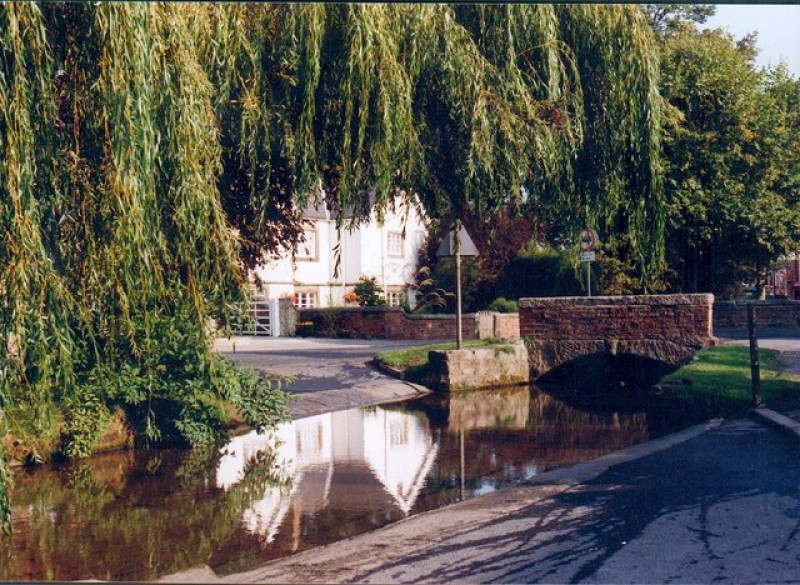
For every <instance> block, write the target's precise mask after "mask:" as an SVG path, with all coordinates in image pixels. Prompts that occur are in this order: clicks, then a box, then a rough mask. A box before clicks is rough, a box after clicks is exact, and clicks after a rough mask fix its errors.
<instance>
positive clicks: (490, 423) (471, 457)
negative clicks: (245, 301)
mask: <svg viewBox="0 0 800 585" xmlns="http://www.w3.org/2000/svg"><path fill="white" fill-rule="evenodd" d="M562 398H563V399H558V398H554V397H553V396H551V395H549V394H546V393H544V392H542V391H540V390H538V389H536V388H533V389H529V388H510V389H503V390H495V391H481V392H476V393H472V394H465V395H453V396H452V397H451V398H449V399H448V398H447V397H444V396H438V395H435V396H431V397H427V398H426V399H422V400H417V401H413V402H407V403H404V404H398V405H388V406H382V407H371V408H362V409H353V410H348V411H341V412H335V413H330V414H325V415H321V416H315V417H310V418H306V419H302V420H298V421H294V422H292V423H289V424H286V425H284V426H282V427H281V428H280V429H278V431H277V433H276V435H277V436H276V437H264V436H259V435H256V434H254V433H251V434H248V435H243V436H239V437H236V438H234V439H233V440H231V442H230V443H229V444H228V445H226V446H225V447H224V448H223V449H221V450H217V449H212V450H207V451H205V452H201V451H178V450H164V451H149V452H146V451H139V452H119V453H113V454H106V455H102V456H97V457H93V458H91V459H89V460H86V461H81V462H77V463H74V464H68V465H62V466H53V467H44V468H41V469H37V470H35V471H19V472H17V473H16V475H15V482H16V485H15V488H14V490H13V492H12V506H13V514H14V520H13V522H14V533H13V536H12V537H10V538H5V539H3V540H0V579H2V580H52V579H57V580H72V579H107V580H147V579H156V578H158V577H161V576H164V575H168V574H171V573H176V572H179V571H182V570H185V569H188V568H190V567H194V566H198V565H203V564H205V565H208V566H210V567H211V568H212V569H213V570H214V571H216V572H217V573H218V574H230V573H235V572H239V571H244V570H247V569H249V568H253V567H255V566H257V565H259V564H261V563H264V562H265V561H268V560H270V559H274V558H278V557H281V556H286V555H290V554H292V553H294V552H297V551H301V550H305V549H308V548H313V547H315V546H319V545H321V544H325V543H329V542H333V541H336V540H341V539H344V538H347V537H350V536H354V535H356V534H360V533H363V532H367V531H370V530H374V529H376V528H378V527H380V526H383V525H385V524H387V523H390V522H393V521H396V520H399V519H402V518H404V517H406V516H409V515H411V514H415V513H419V512H422V511H425V510H430V509H433V508H438V507H441V506H444V505H447V504H449V503H453V502H457V501H459V500H462V499H465V498H470V497H474V496H475V495H479V494H483V493H487V492H489V491H492V490H495V489H497V488H499V487H502V486H505V485H509V484H513V483H517V482H521V481H524V480H526V479H530V478H531V477H534V476H536V475H537V474H540V473H543V472H545V471H547V470H549V469H553V468H556V467H563V466H567V465H571V464H574V463H577V462H579V461H584V460H587V459H591V458H594V457H599V456H601V455H603V454H605V453H609V452H612V451H616V450H619V449H623V448H626V447H629V446H631V445H634V444H636V443H639V442H642V441H645V440H648V439H649V438H651V436H652V434H653V432H654V428H655V429H656V432H657V433H658V434H661V433H663V432H666V431H668V430H670V429H668V428H663V427H662V426H661V425H660V423H658V422H657V421H654V419H653V415H652V413H648V412H647V410H646V408H645V407H644V406H643V403H642V401H641V400H640V399H635V400H633V401H630V400H623V401H622V402H619V401H616V400H615V401H612V402H611V403H608V402H607V401H606V400H605V399H597V397H595V399H594V400H593V401H590V403H582V404H575V405H570V404H569V402H574V401H573V400H572V398H570V397H569V396H565V397H562ZM598 400H599V402H598ZM645 406H646V405H645Z"/></svg>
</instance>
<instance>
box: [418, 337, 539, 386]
mask: <svg viewBox="0 0 800 585" xmlns="http://www.w3.org/2000/svg"><path fill="white" fill-rule="evenodd" d="M428 363H429V364H430V368H431V377H432V383H433V386H434V387H436V388H445V389H448V390H474V389H478V388H496V387H500V386H515V385H519V384H528V383H529V382H530V368H529V366H528V350H527V349H526V348H525V345H524V344H522V343H516V344H514V345H500V346H495V347H480V348H471V347H469V348H463V349H457V350H448V351H430V352H428Z"/></svg>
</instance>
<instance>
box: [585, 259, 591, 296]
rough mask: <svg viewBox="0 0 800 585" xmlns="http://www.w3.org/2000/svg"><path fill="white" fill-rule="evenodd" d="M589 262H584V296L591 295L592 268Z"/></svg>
mask: <svg viewBox="0 0 800 585" xmlns="http://www.w3.org/2000/svg"><path fill="white" fill-rule="evenodd" d="M591 265H592V263H591V262H587V263H586V296H587V297H590V296H592V269H591Z"/></svg>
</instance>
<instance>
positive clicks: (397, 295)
mask: <svg viewBox="0 0 800 585" xmlns="http://www.w3.org/2000/svg"><path fill="white" fill-rule="evenodd" d="M404 300H405V291H402V290H387V291H386V305H387V306H389V307H399V306H400V305H402V304H403V301H404ZM394 301H397V302H394Z"/></svg>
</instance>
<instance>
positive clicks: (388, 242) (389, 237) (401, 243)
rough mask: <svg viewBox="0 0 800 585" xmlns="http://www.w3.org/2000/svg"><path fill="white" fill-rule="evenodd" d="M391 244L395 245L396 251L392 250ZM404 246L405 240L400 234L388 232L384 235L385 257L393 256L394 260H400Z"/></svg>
mask: <svg viewBox="0 0 800 585" xmlns="http://www.w3.org/2000/svg"><path fill="white" fill-rule="evenodd" d="M395 238H396V239H395ZM393 242H396V243H397V247H396V249H393V246H392V243H393ZM404 244H405V238H404V237H403V233H402V232H388V233H387V234H386V255H387V256H393V257H395V258H402V257H403V252H404V250H403V248H404Z"/></svg>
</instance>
